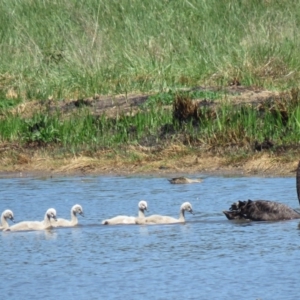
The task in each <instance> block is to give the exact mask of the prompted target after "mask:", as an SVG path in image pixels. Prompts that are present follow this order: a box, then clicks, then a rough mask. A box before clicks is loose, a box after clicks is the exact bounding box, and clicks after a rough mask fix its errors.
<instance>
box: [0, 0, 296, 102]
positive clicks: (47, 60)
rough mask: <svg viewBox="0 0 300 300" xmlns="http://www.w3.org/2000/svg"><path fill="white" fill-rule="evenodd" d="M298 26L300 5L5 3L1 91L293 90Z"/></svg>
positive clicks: (33, 95)
mask: <svg viewBox="0 0 300 300" xmlns="http://www.w3.org/2000/svg"><path fill="white" fill-rule="evenodd" d="M299 19H300V2H299V1H296V0H290V1H285V0H283V1H275V0H274V1H272V0H271V1H258V0H233V1H219V0H189V1H172V0H153V1H142V0H134V1H132V0H118V1H117V0H112V1H106V0H86V1H82V0H23V1H19V0H2V1H0V57H1V63H0V89H1V90H3V91H4V92H5V93H4V94H6V92H7V91H11V90H13V91H14V92H16V93H17V94H18V95H19V97H21V98H22V99H26V100H27V99H45V98H47V97H50V96H52V97H54V98H55V99H60V98H66V97H68V98H70V97H72V98H78V97H82V96H91V95H93V94H95V93H98V94H108V93H112V94H119V93H129V92H135V91H144V92H147V91H163V90H166V89H167V88H175V87H183V86H189V87H190V86H195V85H199V84H209V85H211V84H215V85H222V84H227V81H228V80H230V79H232V78H233V77H238V78H239V79H240V81H241V82H242V83H243V84H245V85H247V84H257V85H264V86H266V87H272V88H274V87H275V88H287V87H290V86H293V85H297V84H298V81H299V74H300V73H299V70H300V61H299V57H300V47H299V46H300V45H299V43H300V42H299V41H300V30H299ZM2 98H3V97H2ZM0 101H1V99H0Z"/></svg>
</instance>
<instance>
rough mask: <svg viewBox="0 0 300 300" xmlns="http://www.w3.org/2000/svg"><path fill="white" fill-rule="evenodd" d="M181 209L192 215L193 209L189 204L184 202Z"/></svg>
mask: <svg viewBox="0 0 300 300" xmlns="http://www.w3.org/2000/svg"><path fill="white" fill-rule="evenodd" d="M181 209H182V210H185V211H188V212H190V213H191V214H193V207H192V204H191V203H190V202H184V203H183V204H182V205H181Z"/></svg>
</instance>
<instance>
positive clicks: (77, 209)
mask: <svg viewBox="0 0 300 300" xmlns="http://www.w3.org/2000/svg"><path fill="white" fill-rule="evenodd" d="M77 214H79V215H81V216H82V217H84V214H83V209H82V206H81V205H79V204H75V205H74V206H73V207H72V208H71V220H66V219H62V218H59V219H57V221H56V222H53V223H52V226H53V227H74V226H76V225H78V218H77Z"/></svg>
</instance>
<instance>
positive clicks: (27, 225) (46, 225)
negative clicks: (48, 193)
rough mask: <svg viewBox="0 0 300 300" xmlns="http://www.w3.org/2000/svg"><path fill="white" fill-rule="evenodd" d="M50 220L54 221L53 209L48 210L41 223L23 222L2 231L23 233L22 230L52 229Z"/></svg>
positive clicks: (54, 212) (54, 213)
mask: <svg viewBox="0 0 300 300" xmlns="http://www.w3.org/2000/svg"><path fill="white" fill-rule="evenodd" d="M51 219H54V220H55V221H56V210H55V209H54V208H49V209H48V210H47V211H46V213H45V216H44V220H43V221H40V222H39V221H23V222H20V223H17V224H15V225H13V226H10V227H9V228H7V229H5V230H4V231H23V230H45V229H50V228H52V222H51Z"/></svg>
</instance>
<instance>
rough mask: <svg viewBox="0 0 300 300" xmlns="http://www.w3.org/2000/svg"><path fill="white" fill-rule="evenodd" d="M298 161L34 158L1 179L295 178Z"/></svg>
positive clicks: (1, 173) (6, 169)
mask: <svg viewBox="0 0 300 300" xmlns="http://www.w3.org/2000/svg"><path fill="white" fill-rule="evenodd" d="M298 161H299V160H298V159H296V158H295V159H289V160H288V161H287V159H286V157H275V156H272V155H270V154H265V153H259V154H256V155H254V156H253V157H251V158H248V159H247V160H244V161H240V162H234V163H230V162H228V158H225V157H217V156H211V155H202V156H201V157H200V156H195V155H186V156H183V157H181V158H180V159H177V158H176V157H175V158H159V159H157V160H155V159H153V158H151V159H150V158H149V157H145V158H144V159H143V160H140V161H138V162H133V163H130V162H128V161H125V160H122V159H120V158H118V157H116V158H114V159H110V160H107V159H105V160H104V159H97V158H96V159H95V158H91V157H84V156H80V157H73V158H69V159H66V158H64V159H51V158H49V157H32V158H31V159H30V160H26V159H24V161H22V162H19V163H15V164H8V165H6V166H5V164H3V163H2V164H1V167H0V177H1V178H5V177H57V176H89V175H91V176H96V175H103V176H157V177H160V176H163V177H176V176H190V177H193V176H196V175H199V174H201V175H204V176H210V175H215V176H217V175H218V176H263V177H294V176H295V172H296V168H297V165H298Z"/></svg>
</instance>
